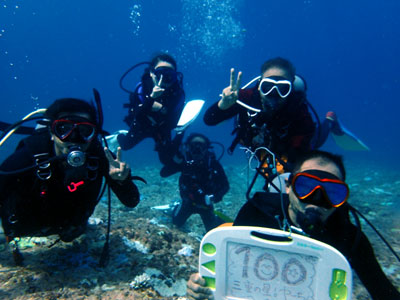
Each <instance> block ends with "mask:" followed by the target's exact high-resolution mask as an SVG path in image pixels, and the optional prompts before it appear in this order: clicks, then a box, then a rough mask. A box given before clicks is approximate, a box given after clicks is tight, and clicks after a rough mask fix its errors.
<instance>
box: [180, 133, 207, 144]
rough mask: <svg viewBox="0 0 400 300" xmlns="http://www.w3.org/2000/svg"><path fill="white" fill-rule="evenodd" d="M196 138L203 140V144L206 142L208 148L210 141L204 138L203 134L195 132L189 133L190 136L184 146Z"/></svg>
mask: <svg viewBox="0 0 400 300" xmlns="http://www.w3.org/2000/svg"><path fill="white" fill-rule="evenodd" d="M197 137H200V138H202V139H203V140H205V142H206V144H207V147H210V144H211V142H210V140H209V139H208V137H206V136H205V135H204V134H201V133H197V132H193V133H191V134H190V135H189V136H188V137H187V138H186V141H185V144H186V145H188V144H190V143H191V142H192V140H193V139H194V138H197Z"/></svg>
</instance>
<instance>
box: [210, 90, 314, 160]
mask: <svg viewBox="0 0 400 300" xmlns="http://www.w3.org/2000/svg"><path fill="white" fill-rule="evenodd" d="M239 100H241V101H242V102H244V103H246V104H247V105H250V106H252V107H254V108H258V109H261V97H260V93H259V91H258V89H257V86H256V87H254V88H249V89H242V90H240V91H239ZM283 101H285V104H284V105H283V107H281V108H280V109H279V110H278V111H276V112H275V113H273V114H268V112H260V113H257V114H256V115H254V116H249V114H254V112H252V111H249V110H247V109H246V108H244V107H243V106H241V105H239V104H237V103H235V104H233V105H232V106H231V107H230V108H228V109H226V110H221V109H220V108H218V102H217V103H215V104H213V105H212V106H211V107H209V108H208V110H207V111H206V113H205V114H204V122H205V123H206V124H207V125H216V124H219V123H221V122H222V121H224V120H227V119H230V118H232V117H234V116H237V120H236V129H235V130H236V135H237V137H236V139H235V140H234V142H233V143H232V146H231V148H230V150H231V151H233V149H234V147H235V146H236V144H238V143H240V144H242V145H244V146H245V147H249V148H250V149H252V150H253V151H254V150H255V149H256V148H257V147H260V146H263V147H267V148H268V149H269V150H270V151H272V152H273V153H275V155H277V156H278V157H281V158H282V157H286V158H288V159H289V161H293V160H295V157H296V155H297V154H298V153H300V152H301V151H307V150H310V149H311V148H312V139H313V136H314V134H315V131H316V126H315V124H314V122H313V120H312V117H311V114H310V112H309V111H308V107H307V104H306V102H305V95H304V93H302V92H292V93H291V94H290V95H289V96H288V97H287V98H286V99H284V100H283ZM248 113H249V114H248Z"/></svg>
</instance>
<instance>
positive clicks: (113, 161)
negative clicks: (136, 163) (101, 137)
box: [104, 147, 131, 181]
mask: <svg viewBox="0 0 400 300" xmlns="http://www.w3.org/2000/svg"><path fill="white" fill-rule="evenodd" d="M104 153H105V154H106V157H107V159H108V162H109V164H110V170H109V175H110V177H111V179H114V180H121V181H123V180H125V179H126V178H128V176H129V174H130V173H131V168H130V167H129V165H128V164H127V163H126V162H122V161H121V147H118V149H117V158H114V157H113V156H112V154H111V152H110V150H109V149H108V148H107V147H104Z"/></svg>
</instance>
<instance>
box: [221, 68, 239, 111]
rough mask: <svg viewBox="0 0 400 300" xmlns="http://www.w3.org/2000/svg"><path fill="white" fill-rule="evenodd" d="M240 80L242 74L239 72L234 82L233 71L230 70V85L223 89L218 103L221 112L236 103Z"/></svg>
mask: <svg viewBox="0 0 400 300" xmlns="http://www.w3.org/2000/svg"><path fill="white" fill-rule="evenodd" d="M241 79H242V72H239V73H238V75H237V79H236V82H235V69H234V68H232V69H231V78H230V85H229V86H228V87H226V88H224V89H223V91H222V98H221V100H220V101H219V102H218V107H219V108H220V109H222V110H225V109H228V108H230V107H231V106H232V105H233V104H235V103H236V100H237V99H238V94H239V89H240V80H241Z"/></svg>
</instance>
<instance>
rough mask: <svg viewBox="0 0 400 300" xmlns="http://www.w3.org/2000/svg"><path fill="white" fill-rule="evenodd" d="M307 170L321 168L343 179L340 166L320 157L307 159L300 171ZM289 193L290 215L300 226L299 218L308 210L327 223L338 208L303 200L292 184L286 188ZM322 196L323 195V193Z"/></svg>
mask: <svg viewBox="0 0 400 300" xmlns="http://www.w3.org/2000/svg"><path fill="white" fill-rule="evenodd" d="M307 170H320V171H325V172H328V173H331V174H333V175H335V176H336V177H338V178H340V179H341V180H342V174H341V173H340V170H339V168H338V167H337V166H336V165H335V164H333V163H330V162H326V161H322V160H321V159H320V158H313V159H309V160H307V161H305V162H304V163H303V165H302V166H301V168H300V170H299V172H304V171H307ZM286 191H287V192H288V194H289V217H290V219H291V220H292V222H293V223H294V224H296V226H299V227H300V224H299V223H298V220H299V219H301V217H302V216H304V215H305V214H306V210H307V211H308V210H311V211H312V212H313V213H315V214H316V215H318V217H319V221H321V222H322V223H325V222H326V220H327V219H328V218H329V217H330V216H331V215H332V213H333V212H334V211H335V210H336V208H329V209H327V208H324V207H320V206H316V205H313V204H308V203H303V202H301V201H300V200H299V199H298V198H297V197H296V195H295V194H294V192H293V189H292V186H288V187H287V190H286ZM321 196H322V195H321Z"/></svg>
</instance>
